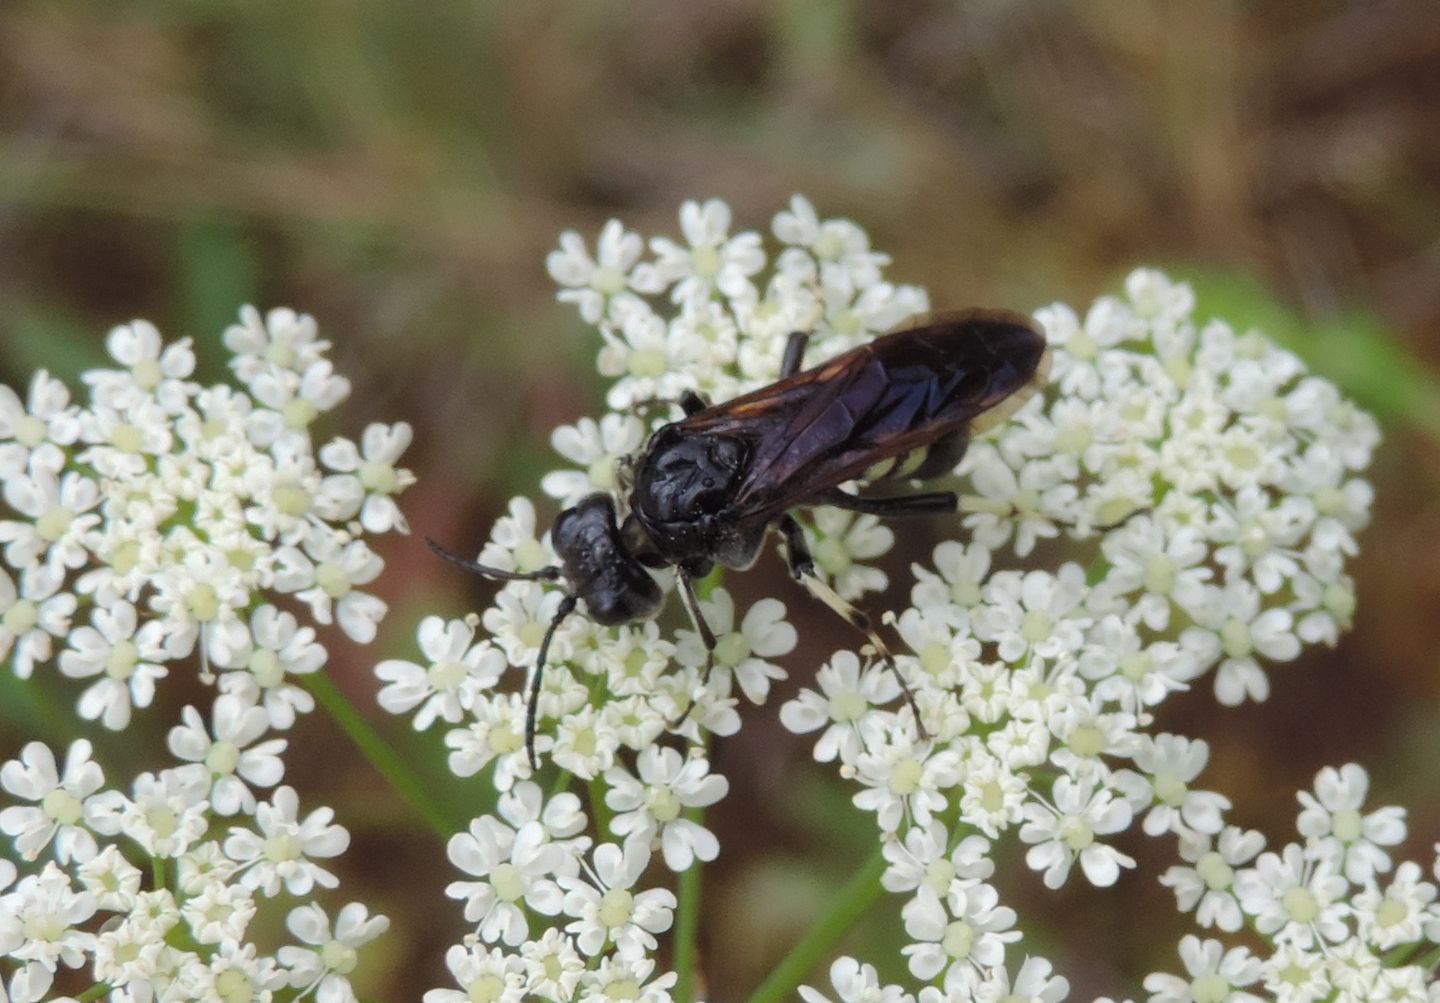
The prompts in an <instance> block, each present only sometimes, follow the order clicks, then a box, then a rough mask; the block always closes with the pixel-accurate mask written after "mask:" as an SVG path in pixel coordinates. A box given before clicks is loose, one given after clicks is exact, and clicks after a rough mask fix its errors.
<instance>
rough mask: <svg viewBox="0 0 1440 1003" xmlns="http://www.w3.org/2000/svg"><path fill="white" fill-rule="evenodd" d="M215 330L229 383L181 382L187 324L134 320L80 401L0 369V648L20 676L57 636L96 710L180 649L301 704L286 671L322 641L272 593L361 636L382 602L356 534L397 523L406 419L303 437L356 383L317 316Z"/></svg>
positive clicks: (87, 711)
mask: <svg viewBox="0 0 1440 1003" xmlns="http://www.w3.org/2000/svg"><path fill="white" fill-rule="evenodd" d="M224 340H225V344H226V346H227V347H228V348H229V349H230V351H231V352H232V353H233V355H232V359H231V368H232V369H233V370H234V372H235V373H236V375H237V377H238V378H239V380H240V387H239V388H237V387H236V386H232V385H230V384H225V383H221V384H217V385H214V386H202V385H201V384H199V383H197V382H195V381H194V380H193V379H192V377H193V375H194V370H195V355H194V352H193V350H192V347H191V344H190V341H189V339H182V340H180V341H176V342H172V343H169V344H166V343H165V342H164V341H163V340H162V339H161V337H160V333H159V332H158V331H157V330H156V329H155V328H154V327H153V326H151V325H150V324H147V323H145V322H144V321H136V322H134V323H132V324H128V325H125V326H123V327H117V328H115V329H114V330H113V331H111V332H110V334H109V336H108V337H107V338H106V341H105V344H106V348H107V349H108V351H109V353H110V356H111V358H112V359H114V360H115V362H116V363H117V364H118V368H114V369H98V370H91V371H90V372H87V373H86V374H85V375H84V381H85V383H86V384H87V385H88V387H89V400H88V402H86V403H80V402H78V401H74V400H72V398H71V395H70V391H69V389H68V388H67V387H65V386H64V385H63V384H61V383H59V382H58V381H56V380H54V379H52V378H51V377H50V376H49V375H47V374H46V373H43V372H42V373H39V374H37V375H36V377H35V378H34V380H33V381H32V383H31V387H30V393H29V397H28V400H23V401H22V400H21V398H20V397H19V396H18V395H17V394H15V392H14V391H12V390H11V389H10V388H8V387H0V479H3V482H4V500H5V503H6V505H7V506H8V509H9V511H8V512H7V511H4V510H0V516H3V518H0V544H3V555H4V563H3V565H0V654H3V655H7V656H9V660H10V662H11V664H12V666H13V668H14V670H15V672H16V673H17V674H18V675H20V676H21V677H22V678H28V677H29V675H30V674H31V672H32V671H33V670H34V667H35V666H36V665H37V664H41V663H45V662H48V661H49V660H51V658H52V656H54V655H57V654H58V659H57V661H58V667H59V669H60V671H61V672H62V673H63V674H65V675H67V676H70V677H72V678H76V679H80V680H85V681H86V682H85V684H84V689H83V691H82V693H81V695H80V697H79V701H78V710H79V712H80V714H81V716H82V717H84V718H87V719H90V720H98V721H100V722H101V723H102V724H104V725H105V726H106V727H108V728H114V729H120V728H124V727H125V726H126V725H127V724H128V723H129V720H130V718H131V715H132V713H133V711H134V710H135V709H136V708H141V707H145V706H148V705H149V704H150V702H151V700H152V699H153V696H154V692H155V686H156V683H157V682H158V681H159V680H160V679H162V678H164V677H165V676H166V675H167V674H168V673H169V672H170V671H171V666H172V665H174V663H176V662H177V661H180V660H185V659H191V657H192V655H193V656H196V658H195V664H199V665H200V666H201V671H202V674H203V675H204V676H205V677H206V678H210V676H211V672H212V669H213V668H221V669H226V670H234V671H235V672H236V673H242V674H244V675H245V676H248V680H247V681H244V682H240V681H235V682H227V683H226V684H225V685H226V686H227V687H235V688H238V689H242V690H246V691H247V692H249V693H250V694H251V695H253V696H255V697H257V700H255V701H254V702H256V703H259V704H260V705H261V706H263V707H264V708H265V709H266V712H267V714H268V715H269V720H270V724H271V726H273V727H285V726H287V725H288V724H289V723H290V721H292V720H293V715H294V710H295V709H296V708H297V707H299V708H301V709H304V708H305V707H306V706H308V704H307V700H306V698H304V697H296V696H295V695H294V691H293V687H291V688H289V689H287V686H286V683H285V679H286V676H287V674H288V673H303V672H313V671H315V670H316V669H318V668H319V667H320V664H321V663H322V661H323V657H322V658H320V659H318V660H317V657H316V652H317V651H323V649H318V648H317V647H315V646H314V631H313V629H312V628H310V627H301V626H299V625H298V624H297V623H296V621H295V619H294V617H293V616H292V615H291V614H289V613H287V612H282V611H281V610H279V609H277V608H276V607H275V606H274V605H273V604H272V600H275V599H277V598H278V597H279V596H282V595H294V596H295V597H296V598H297V599H298V600H300V602H301V603H303V604H305V605H307V606H308V608H309V612H310V616H311V618H312V619H313V621H314V622H315V623H318V624H330V623H338V624H339V626H340V628H341V629H342V630H343V631H345V633H346V634H348V635H349V636H350V637H351V638H352V639H354V640H356V641H361V642H364V641H369V640H371V639H372V638H373V637H374V635H375V625H376V623H377V622H378V621H379V619H380V617H381V616H383V615H384V612H385V604H384V603H383V602H382V601H381V600H379V599H377V598H376V597H374V596H372V595H369V594H368V593H366V592H365V591H364V590H363V586H364V585H366V584H367V583H369V582H370V581H372V580H373V579H374V578H375V576H376V575H377V574H378V573H379V571H380V569H381V566H382V565H381V561H380V559H379V558H378V557H377V556H376V555H375V554H374V553H373V552H372V551H371V550H370V548H369V547H368V546H367V545H366V543H365V542H364V540H363V539H362V536H363V535H364V534H365V533H367V532H368V533H383V532H386V531H388V530H392V529H394V530H400V531H404V530H405V520H404V517H403V516H402V515H401V514H400V510H399V509H398V508H397V507H396V504H395V496H396V495H397V494H398V493H399V492H400V491H403V490H404V489H405V487H407V486H408V485H409V484H410V483H411V482H412V481H413V480H414V478H413V477H412V475H411V474H410V473H409V472H408V471H406V470H404V469H403V468H401V467H399V466H398V465H397V461H398V459H399V457H400V454H401V452H403V451H404V449H405V447H406V445H407V444H408V443H409V440H410V428H409V426H408V425H405V424H404V423H399V424H396V425H394V426H384V425H372V426H371V427H370V428H368V429H367V430H366V432H365V434H364V436H363V437H362V443H361V445H359V446H357V445H356V444H355V443H353V442H351V441H349V440H347V439H343V438H337V439H335V440H334V441H332V442H330V443H329V444H328V445H326V446H325V447H324V448H322V449H320V450H319V452H318V455H317V453H316V451H315V449H314V446H313V441H312V437H311V426H312V425H313V423H314V422H315V420H316V419H317V418H318V417H319V416H320V415H321V414H322V413H323V412H325V411H328V410H330V409H331V408H334V407H335V406H336V405H337V404H339V403H340V402H341V401H342V400H344V399H345V397H346V396H347V395H348V394H349V392H350V384H349V381H348V380H346V379H345V378H344V377H343V376H340V375H338V374H337V373H335V372H334V370H333V368H332V366H331V365H330V362H329V361H328V359H326V357H325V353H326V351H327V349H328V348H329V343H328V342H325V341H321V340H319V339H318V338H317V336H316V328H315V322H314V320H312V319H311V318H310V317H307V316H303V315H297V314H295V313H293V312H292V311H289V310H273V311H271V312H270V313H269V314H268V315H267V316H263V317H262V316H261V315H260V313H259V312H258V311H256V310H254V309H253V308H250V307H246V308H245V309H244V310H242V311H241V316H240V322H239V323H238V324H236V325H234V326H232V327H231V328H229V329H228V330H227V331H226V332H225V336H224ZM228 674H229V673H227V675H228Z"/></svg>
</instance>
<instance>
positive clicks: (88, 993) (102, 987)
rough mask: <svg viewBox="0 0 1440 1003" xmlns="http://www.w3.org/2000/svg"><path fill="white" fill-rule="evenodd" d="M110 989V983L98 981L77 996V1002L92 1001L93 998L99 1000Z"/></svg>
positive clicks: (87, 1002)
mask: <svg viewBox="0 0 1440 1003" xmlns="http://www.w3.org/2000/svg"><path fill="white" fill-rule="evenodd" d="M109 991H110V983H108V982H97V983H95V984H94V985H93V986H91V987H90V988H89V989H86V990H85V991H84V992H83V993H81V994H80V995H78V996H76V997H75V999H76V1003H90V1001H91V1000H98V999H99V998H100V997H101V996H104V995H105V994H106V993H108V992H109Z"/></svg>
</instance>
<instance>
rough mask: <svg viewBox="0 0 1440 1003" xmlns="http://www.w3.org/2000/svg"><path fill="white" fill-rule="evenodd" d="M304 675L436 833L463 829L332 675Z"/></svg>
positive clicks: (327, 709)
mask: <svg viewBox="0 0 1440 1003" xmlns="http://www.w3.org/2000/svg"><path fill="white" fill-rule="evenodd" d="M302 678H303V679H304V682H305V688H306V689H308V690H309V691H310V692H311V693H312V694H314V696H315V699H316V700H318V701H319V702H320V706H322V707H324V708H325V712H326V713H327V714H329V715H330V717H331V718H333V719H334V721H335V723H336V724H338V725H339V726H340V730H342V731H343V732H345V734H346V735H348V736H350V741H352V742H354V743H355V745H356V747H358V748H359V749H360V752H361V754H362V755H364V757H365V758H366V759H368V760H369V761H370V765H371V766H373V767H375V770H376V772H378V773H379V774H380V775H381V776H382V777H384V778H385V780H386V781H387V782H388V783H389V784H390V786H391V787H393V788H394V789H395V790H396V791H398V792H399V794H400V796H401V797H403V798H404V799H405V800H406V801H408V802H410V807H412V808H414V809H415V811H416V812H418V813H419V814H420V816H421V817H422V818H424V819H425V822H426V823H427V824H428V825H429V826H430V828H431V829H433V830H434V831H435V834H436V835H438V836H439V837H440V838H441V839H449V838H450V837H451V836H452V835H453V834H454V833H455V832H457V831H458V829H459V828H463V827H457V826H456V825H455V823H453V822H452V821H451V820H450V818H449V817H448V816H447V815H446V813H445V810H444V809H443V808H441V807H440V805H439V803H438V802H436V801H435V800H434V799H433V798H432V797H431V796H430V794H429V792H428V791H427V790H426V788H425V783H424V781H422V780H421V779H420V777H419V776H418V775H417V774H416V773H415V772H414V771H412V770H411V769H410V767H409V766H407V765H406V764H405V762H404V760H402V759H401V758H400V757H399V756H398V755H397V754H396V752H395V750H394V749H392V748H391V747H390V746H389V744H388V743H387V742H386V741H385V740H384V739H383V738H381V737H380V733H379V732H378V731H376V730H375V729H374V728H373V727H371V725H370V722H368V721H366V720H365V718H364V717H362V716H361V714H360V712H359V711H358V710H356V709H355V707H354V705H353V704H351V703H350V701H349V700H347V699H346V698H345V695H344V694H343V693H341V692H340V690H339V688H338V687H336V685H335V683H334V682H333V681H332V680H331V679H330V677H328V676H326V675H325V674H324V673H323V672H312V673H309V674H308V675H306V676H303V677H302Z"/></svg>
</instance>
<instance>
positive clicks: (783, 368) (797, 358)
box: [780, 331, 810, 380]
mask: <svg viewBox="0 0 1440 1003" xmlns="http://www.w3.org/2000/svg"><path fill="white" fill-rule="evenodd" d="M809 341H810V332H808V331H791V332H790V337H789V338H788V339H787V340H786V342H785V354H784V355H783V356H781V358H780V378H781V379H782V380H783V379H788V378H789V377H791V376H794V375H795V374H796V373H798V372H799V371H800V364H801V362H803V361H804V360H805V346H806V345H807V344H808V343H809Z"/></svg>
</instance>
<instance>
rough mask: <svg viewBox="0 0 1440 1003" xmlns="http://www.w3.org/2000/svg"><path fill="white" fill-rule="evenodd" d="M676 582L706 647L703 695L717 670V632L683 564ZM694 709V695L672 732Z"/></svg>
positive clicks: (702, 672) (691, 619)
mask: <svg viewBox="0 0 1440 1003" xmlns="http://www.w3.org/2000/svg"><path fill="white" fill-rule="evenodd" d="M675 580H676V581H677V582H678V583H679V585H680V600H681V602H683V603H684V605H685V612H686V613H689V614H690V622H691V623H693V624H694V625H695V630H696V632H697V633H698V634H699V635H700V643H701V644H703V645H704V646H705V668H704V669H703V670H702V671H701V674H700V689H699V691H698V692H699V693H703V692H704V691H705V687H706V685H707V684H708V683H709V682H710V673H711V672H712V671H714V669H715V632H714V631H713V630H711V629H710V624H709V623H707V622H706V621H705V614H704V613H703V612H702V611H701V609H700V598H699V597H698V596H697V595H696V594H695V579H694V577H693V576H692V575H691V574H690V572H689V571H686V570H685V566H684V565H683V564H682V565H681V566H679V567H678V568H676V569H675ZM694 709H695V696H694V695H692V696H691V698H690V702H689V703H688V704H686V705H685V710H684V711H682V712H681V714H680V716H679V717H677V718H676V719H675V720H673V721H671V722H669V728H670V730H672V731H673V730H675V729H676V728H678V727H680V726H681V725H682V724H684V723H685V719H686V718H688V717H689V716H690V712H691V711H692V710H694Z"/></svg>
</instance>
